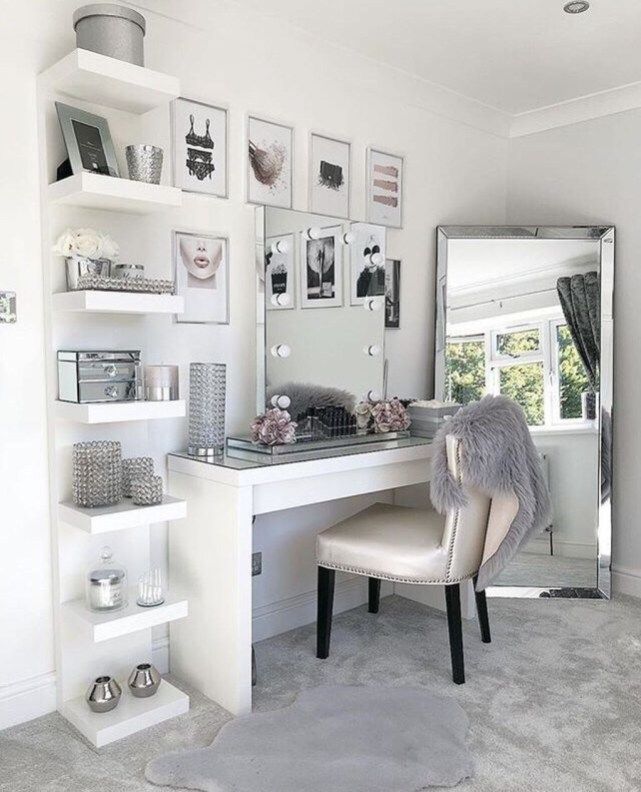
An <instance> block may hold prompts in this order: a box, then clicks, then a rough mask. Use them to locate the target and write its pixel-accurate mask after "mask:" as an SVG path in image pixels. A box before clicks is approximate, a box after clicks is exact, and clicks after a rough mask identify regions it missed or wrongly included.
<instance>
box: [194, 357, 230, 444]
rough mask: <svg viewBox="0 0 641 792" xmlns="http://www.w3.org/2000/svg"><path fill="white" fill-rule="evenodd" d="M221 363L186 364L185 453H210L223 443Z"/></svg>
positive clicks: (223, 377) (223, 373)
mask: <svg viewBox="0 0 641 792" xmlns="http://www.w3.org/2000/svg"><path fill="white" fill-rule="evenodd" d="M226 376H227V367H226V366H225V364H224V363H191V364H190V366H189V449H188V450H189V453H190V454H192V455H193V456H213V455H215V454H217V453H220V452H221V451H222V449H223V447H224V444H225V389H226Z"/></svg>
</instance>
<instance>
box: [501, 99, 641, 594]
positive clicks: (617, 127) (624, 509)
mask: <svg viewBox="0 0 641 792" xmlns="http://www.w3.org/2000/svg"><path fill="white" fill-rule="evenodd" d="M640 137H641V110H639V109H636V110H630V111H628V112H625V113H619V114H617V115H611V116H606V117H603V118H598V119H594V120H591V121H585V122H582V123H577V124H572V125H569V126H565V127H561V128H558V129H551V130H548V131H544V132H540V133H537V134H532V135H527V136H524V137H519V138H515V139H513V140H512V141H511V142H510V157H509V185H508V222H510V223H525V222H527V223H540V224H555V225H559V224H572V223H578V224H587V225H592V224H599V223H606V224H608V223H610V224H614V225H616V263H615V300H614V302H615V316H616V319H615V321H616V338H615V344H614V408H613V419H614V482H613V510H614V527H613V568H614V570H615V574H614V579H613V583H614V587H615V590H617V589H618V590H619V591H623V592H627V593H631V594H635V595H637V596H641V539H640V538H639V537H640V528H639V517H638V490H639V481H638V479H639V460H640V457H639V443H638V438H639V435H640V434H641V413H640V411H639V404H640V403H641V378H639V376H638V368H639V364H638V342H637V339H638V336H639V332H640V329H641V324H640V318H639V305H638V303H639V294H641V267H639V251H640V250H641V223H640V222H639V216H640V214H641V193H640V191H639V173H640V172H641V147H639V139H640Z"/></svg>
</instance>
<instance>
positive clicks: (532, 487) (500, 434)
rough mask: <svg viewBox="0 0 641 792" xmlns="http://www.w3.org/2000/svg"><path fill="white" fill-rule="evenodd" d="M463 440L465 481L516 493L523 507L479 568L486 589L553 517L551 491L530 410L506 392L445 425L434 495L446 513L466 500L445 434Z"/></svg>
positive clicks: (437, 449) (437, 447)
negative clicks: (533, 433)
mask: <svg viewBox="0 0 641 792" xmlns="http://www.w3.org/2000/svg"><path fill="white" fill-rule="evenodd" d="M447 435H453V436H454V437H456V438H457V439H458V440H460V441H461V442H460V450H461V468H462V474H463V479H464V481H465V482H466V483H467V484H469V485H471V486H473V487H476V488H477V489H479V490H481V491H482V492H485V493H487V494H488V495H490V496H492V495H507V494H510V493H513V494H514V495H515V496H516V498H517V500H518V503H519V509H518V512H517V514H516V516H515V518H514V520H513V521H512V525H511V526H510V528H509V530H508V532H507V534H506V535H505V538H504V539H503V541H502V543H501V544H500V545H499V548H498V549H497V551H496V552H495V553H494V555H492V556H491V557H490V558H488V559H486V560H485V562H484V563H483V565H482V566H481V569H480V570H479V574H478V580H477V584H476V587H477V589H478V590H479V591H482V590H483V589H484V588H486V586H488V585H489V584H490V583H491V582H492V581H493V580H494V578H496V576H497V575H498V574H499V573H500V572H501V571H502V570H503V569H504V567H505V566H506V565H507V564H508V563H509V561H510V560H511V559H512V558H513V557H514V556H515V554H516V553H517V551H518V550H519V548H520V547H521V546H522V545H523V544H524V543H525V542H527V541H528V539H530V537H531V536H532V534H533V533H534V532H535V531H536V530H537V529H539V528H543V527H544V526H545V525H547V524H548V522H549V514H550V495H549V492H548V489H547V485H546V483H545V479H544V477H543V472H542V470H541V465H540V462H539V457H538V454H537V451H536V448H535V447H534V443H533V442H532V438H531V437H530V431H529V429H528V425H527V422H526V420H525V415H524V414H523V410H522V409H521V407H520V406H519V405H518V404H516V402H514V401H512V400H511V399H508V398H506V397H505V396H485V397H484V398H483V399H481V401H478V402H474V403H473V404H468V405H467V406H466V407H463V408H462V409H460V410H459V411H458V413H456V415H454V416H452V418H450V419H449V420H448V421H446V422H445V424H444V425H443V426H442V427H441V429H440V430H439V432H438V434H437V435H436V438H435V439H434V456H433V459H432V479H431V482H430V484H431V486H430V495H431V499H432V503H433V504H434V507H435V508H436V510H437V511H439V512H440V513H441V514H443V513H445V512H446V511H449V510H450V509H455V508H459V507H461V506H464V505H465V503H466V500H467V498H466V494H465V486H464V485H462V484H459V482H458V481H457V480H456V479H455V478H454V476H452V474H451V473H450V471H449V468H448V466H447V450H446V442H445V438H446V436H447Z"/></svg>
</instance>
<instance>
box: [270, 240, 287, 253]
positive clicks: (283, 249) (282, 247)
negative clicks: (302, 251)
mask: <svg viewBox="0 0 641 792" xmlns="http://www.w3.org/2000/svg"><path fill="white" fill-rule="evenodd" d="M271 250H272V253H287V251H288V250H289V244H288V243H287V240H286V239H279V240H277V241H276V242H272V246H271Z"/></svg>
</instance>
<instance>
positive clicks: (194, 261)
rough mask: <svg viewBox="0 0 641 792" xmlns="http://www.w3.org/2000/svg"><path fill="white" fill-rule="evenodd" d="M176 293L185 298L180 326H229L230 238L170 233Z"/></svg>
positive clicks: (177, 319)
mask: <svg viewBox="0 0 641 792" xmlns="http://www.w3.org/2000/svg"><path fill="white" fill-rule="evenodd" d="M172 258H173V263H174V277H175V282H176V294H177V295H180V296H181V297H184V299H185V310H184V313H182V314H177V315H176V317H175V320H176V322H178V323H181V324H229V239H228V238H227V237H222V236H214V235H212V234H208V233H203V234H199V233H198V232H194V231H180V230H174V231H172Z"/></svg>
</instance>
